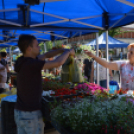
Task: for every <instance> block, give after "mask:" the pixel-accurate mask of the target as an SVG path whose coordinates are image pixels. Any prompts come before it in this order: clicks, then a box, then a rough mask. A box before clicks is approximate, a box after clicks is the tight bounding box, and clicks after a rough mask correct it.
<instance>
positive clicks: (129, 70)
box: [116, 60, 134, 90]
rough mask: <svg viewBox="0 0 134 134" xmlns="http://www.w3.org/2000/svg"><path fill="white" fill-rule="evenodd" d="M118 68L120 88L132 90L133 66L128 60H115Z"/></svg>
mask: <svg viewBox="0 0 134 134" xmlns="http://www.w3.org/2000/svg"><path fill="white" fill-rule="evenodd" d="M116 63H117V65H118V68H119V70H120V77H121V88H122V90H134V66H132V65H131V64H130V63H129V61H123V60H122V61H116Z"/></svg>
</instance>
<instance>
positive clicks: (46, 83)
mask: <svg viewBox="0 0 134 134" xmlns="http://www.w3.org/2000/svg"><path fill="white" fill-rule="evenodd" d="M62 88H66V89H69V88H70V85H69V84H67V83H61V82H60V81H59V80H58V79H52V78H47V77H46V78H44V79H43V90H44V91H48V90H57V89H62Z"/></svg>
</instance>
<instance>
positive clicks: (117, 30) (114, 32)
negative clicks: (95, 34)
mask: <svg viewBox="0 0 134 134" xmlns="http://www.w3.org/2000/svg"><path fill="white" fill-rule="evenodd" d="M103 32H105V31H102V30H100V31H99V35H101V34H102V33H103ZM125 32H126V31H121V28H120V27H118V28H113V29H111V30H109V31H108V35H110V36H111V37H114V36H115V35H118V34H121V33H125Z"/></svg>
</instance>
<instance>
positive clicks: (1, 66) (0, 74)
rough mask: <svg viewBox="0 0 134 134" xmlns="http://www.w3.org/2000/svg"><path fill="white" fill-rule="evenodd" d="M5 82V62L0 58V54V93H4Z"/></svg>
mask: <svg viewBox="0 0 134 134" xmlns="http://www.w3.org/2000/svg"><path fill="white" fill-rule="evenodd" d="M6 80H7V70H6V61H5V60H4V59H2V58H1V54H0V93H3V92H5V84H6Z"/></svg>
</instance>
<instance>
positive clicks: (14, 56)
mask: <svg viewBox="0 0 134 134" xmlns="http://www.w3.org/2000/svg"><path fill="white" fill-rule="evenodd" d="M16 57H17V55H16V54H13V56H12V60H13V62H15V61H16Z"/></svg>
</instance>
